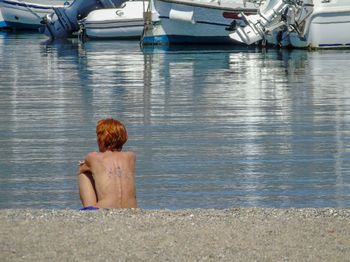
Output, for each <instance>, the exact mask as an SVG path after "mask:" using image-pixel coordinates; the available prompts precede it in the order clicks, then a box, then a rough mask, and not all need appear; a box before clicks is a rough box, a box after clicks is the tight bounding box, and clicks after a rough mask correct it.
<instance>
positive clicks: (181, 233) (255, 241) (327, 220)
mask: <svg viewBox="0 0 350 262" xmlns="http://www.w3.org/2000/svg"><path fill="white" fill-rule="evenodd" d="M0 234H1V238H0V239H1V240H0V249H1V259H2V261H349V260H350V259H349V258H350V209H337V208H303V209H297V208H289V209H275V208H232V209H217V210H216V209H185V210H144V209H123V210H122V209H119V210H117V209H113V210H112V209H111V210H99V211H76V210H42V209H38V210H35V209H3V210H0Z"/></svg>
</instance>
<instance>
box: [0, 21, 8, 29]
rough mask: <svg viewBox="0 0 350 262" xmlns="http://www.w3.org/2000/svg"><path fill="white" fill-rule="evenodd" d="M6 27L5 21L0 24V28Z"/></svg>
mask: <svg viewBox="0 0 350 262" xmlns="http://www.w3.org/2000/svg"><path fill="white" fill-rule="evenodd" d="M6 27H8V24H7V23H6V22H5V21H1V22H0V28H6Z"/></svg>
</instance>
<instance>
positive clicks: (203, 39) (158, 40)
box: [142, 35, 234, 45]
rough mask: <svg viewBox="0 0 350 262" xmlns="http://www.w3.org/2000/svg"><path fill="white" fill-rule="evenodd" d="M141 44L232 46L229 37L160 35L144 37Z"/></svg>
mask: <svg viewBox="0 0 350 262" xmlns="http://www.w3.org/2000/svg"><path fill="white" fill-rule="evenodd" d="M142 43H143V44H146V45H147V44H218V45H219V44H232V43H234V41H233V40H232V39H231V38H230V37H229V36H211V37H208V36H186V35H160V36H144V37H143V40H142Z"/></svg>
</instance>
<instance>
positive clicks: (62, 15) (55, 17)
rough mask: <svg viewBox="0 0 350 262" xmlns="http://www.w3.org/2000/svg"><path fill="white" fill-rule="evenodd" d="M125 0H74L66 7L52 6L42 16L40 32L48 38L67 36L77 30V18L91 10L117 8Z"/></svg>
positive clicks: (84, 15) (82, 16)
mask: <svg viewBox="0 0 350 262" xmlns="http://www.w3.org/2000/svg"><path fill="white" fill-rule="evenodd" d="M125 1H126V0H74V2H73V3H72V4H71V5H69V6H68V7H54V8H53V10H54V12H53V13H51V14H48V15H46V16H44V17H43V19H42V21H41V23H42V24H43V25H44V26H43V27H41V28H40V32H41V33H43V34H45V35H47V36H49V37H50V38H67V37H69V36H71V35H72V33H74V32H76V31H78V30H79V24H78V20H80V19H82V18H84V17H86V16H87V15H88V14H89V13H90V12H91V11H93V10H96V9H103V8H117V7H119V6H120V5H121V4H122V3H123V2H125Z"/></svg>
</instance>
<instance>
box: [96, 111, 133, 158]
mask: <svg viewBox="0 0 350 262" xmlns="http://www.w3.org/2000/svg"><path fill="white" fill-rule="evenodd" d="M96 135H97V143H98V146H99V149H100V151H103V152H104V151H107V150H110V151H121V150H122V148H123V145H124V144H125V142H126V141H127V140H128V133H127V131H126V128H125V126H124V125H123V124H122V123H121V122H119V121H118V120H115V119H113V118H106V119H101V120H100V121H98V122H97V125H96Z"/></svg>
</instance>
